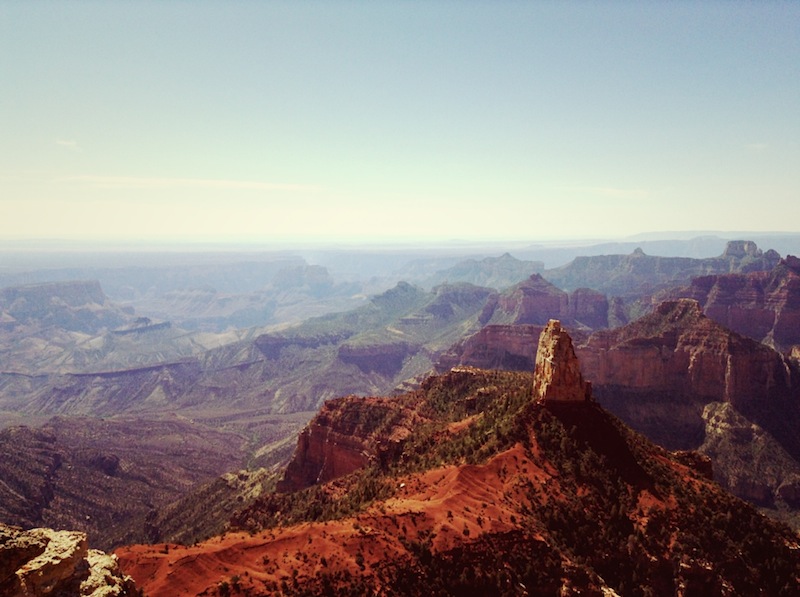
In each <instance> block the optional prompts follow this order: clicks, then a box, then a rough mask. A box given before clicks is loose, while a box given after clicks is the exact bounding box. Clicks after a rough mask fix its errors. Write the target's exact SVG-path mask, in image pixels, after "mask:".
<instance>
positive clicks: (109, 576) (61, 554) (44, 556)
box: [0, 523, 140, 597]
mask: <svg viewBox="0 0 800 597" xmlns="http://www.w3.org/2000/svg"><path fill="white" fill-rule="evenodd" d="M50 595H51V596H53V597H57V596H61V595H63V596H67V595H84V596H88V597H112V596H117V597H135V596H138V595H140V592H139V591H137V590H136V587H135V585H134V583H133V580H132V579H131V578H130V577H129V576H126V575H124V574H123V573H122V572H121V571H120V569H119V564H118V561H117V558H116V556H113V555H111V556H109V555H107V554H105V553H103V552H102V551H98V550H94V549H89V548H88V545H87V541H86V535H85V534H84V533H79V532H75V531H54V530H52V529H46V528H37V529H30V530H27V531H24V530H22V529H21V528H19V527H11V526H7V525H4V524H2V523H0V597H46V596H50Z"/></svg>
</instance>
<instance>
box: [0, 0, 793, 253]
mask: <svg viewBox="0 0 800 597" xmlns="http://www.w3.org/2000/svg"><path fill="white" fill-rule="evenodd" d="M0 90H1V92H0V238H2V239H16V238H64V239H81V240H111V239H115V240H119V239H125V240H143V241H164V240H173V241H178V242H182V241H209V240H211V241H222V242H225V241H237V242H241V241H254V242H270V241H273V240H305V239H326V240H327V239H348V240H351V241H359V240H365V241H366V240H369V241H374V240H381V239H385V240H411V239H426V240H431V239H442V240H446V239H451V238H460V239H481V240H483V239H515V240H520V239H522V240H527V239H530V240H537V239H548V238H556V237H570V238H575V237H610V236H624V235H628V234H635V233H639V232H645V231H653V230H693V229H696V230H721V231H724V230H753V231H797V230H800V3H798V2H746V3H745V2H741V3H740V2H668V3H667V2H664V3H640V2H564V3H555V2H553V3H549V2H530V3H527V2H498V3H495V2H475V1H473V2H469V1H467V2H399V1H398V2H298V3H283V2H208V1H206V2H204V1H200V2H178V1H173V2H167V1H164V2H132V1H130V2H113V1H112V2H67V3H56V2H8V1H0Z"/></svg>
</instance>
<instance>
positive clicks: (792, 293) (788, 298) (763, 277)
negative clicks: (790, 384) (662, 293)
mask: <svg viewBox="0 0 800 597" xmlns="http://www.w3.org/2000/svg"><path fill="white" fill-rule="evenodd" d="M675 294H676V295H680V296H685V297H688V298H692V299H695V300H697V301H698V302H699V303H700V305H701V306H702V307H703V310H704V312H705V313H706V315H708V317H710V318H711V319H713V320H714V321H716V322H718V323H721V324H722V325H724V326H725V327H728V328H730V329H732V330H734V331H736V332H738V333H740V334H743V335H745V336H748V337H749V338H753V339H754V340H758V341H760V342H766V343H767V344H770V345H772V346H774V347H775V348H776V349H777V350H781V351H788V350H789V349H790V348H791V347H792V346H793V345H795V344H800V260H798V259H797V258H795V257H791V256H789V257H787V258H786V259H785V260H782V261H781V262H780V263H779V264H778V266H777V267H775V268H774V269H773V270H772V271H770V272H754V273H749V274H728V275H719V276H703V277H700V278H696V279H695V280H693V281H692V284H691V285H690V286H689V287H687V288H685V289H682V290H680V291H677V292H676V293H675Z"/></svg>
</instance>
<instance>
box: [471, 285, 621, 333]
mask: <svg viewBox="0 0 800 597" xmlns="http://www.w3.org/2000/svg"><path fill="white" fill-rule="evenodd" d="M608 308H609V304H608V299H607V298H606V296H605V295H604V294H602V293H600V292H597V291H595V290H590V289H588V288H578V289H576V290H575V291H574V292H572V293H571V294H570V293H567V292H564V291H563V290H561V289H559V288H557V287H556V286H554V285H553V284H551V283H550V282H548V281H547V280H545V279H544V278H543V277H542V276H540V275H539V274H533V275H532V276H531V277H530V278H528V279H527V280H524V281H523V282H520V283H519V284H517V285H516V286H512V287H511V288H509V289H508V290H506V291H504V292H502V293H500V294H496V295H494V296H493V297H491V298H490V299H489V301H488V302H487V304H486V306H485V307H484V309H483V312H482V313H481V317H480V321H481V323H482V324H483V325H486V324H517V325H519V324H532V325H540V326H544V325H546V324H547V322H548V321H549V320H550V319H559V320H560V321H562V322H564V324H565V325H570V326H571V327H573V328H585V329H599V328H604V327H606V326H607V325H608Z"/></svg>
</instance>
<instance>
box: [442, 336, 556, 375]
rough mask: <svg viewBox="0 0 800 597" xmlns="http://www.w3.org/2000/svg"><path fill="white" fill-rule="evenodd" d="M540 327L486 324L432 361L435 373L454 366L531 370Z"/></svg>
mask: <svg viewBox="0 0 800 597" xmlns="http://www.w3.org/2000/svg"><path fill="white" fill-rule="evenodd" d="M543 329H544V326H541V325H531V324H520V325H487V326H484V327H483V328H481V329H480V331H478V332H477V333H475V334H473V335H472V336H469V337H468V338H466V339H465V340H463V341H461V342H459V343H458V344H456V345H454V346H453V347H452V348H451V349H450V350H449V351H447V352H446V353H445V354H444V355H442V356H441V357H440V359H439V362H438V363H437V364H436V370H437V371H438V372H439V373H444V372H446V371H449V370H450V369H451V368H453V367H455V366H457V365H465V366H469V367H479V368H481V369H504V370H507V371H531V370H532V369H533V367H534V364H535V362H534V359H535V358H536V344H537V342H538V338H539V335H540V334H541V333H542V330H543Z"/></svg>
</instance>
